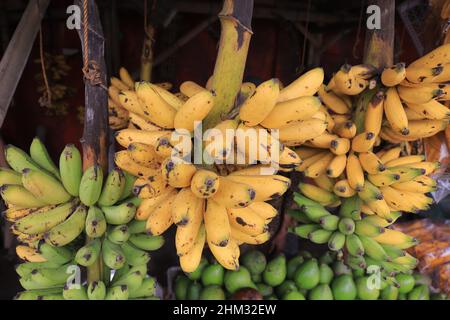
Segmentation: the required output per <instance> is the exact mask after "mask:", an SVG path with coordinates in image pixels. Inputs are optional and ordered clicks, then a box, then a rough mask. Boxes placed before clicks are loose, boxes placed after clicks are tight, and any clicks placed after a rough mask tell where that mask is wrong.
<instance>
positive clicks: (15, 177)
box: [0, 168, 22, 186]
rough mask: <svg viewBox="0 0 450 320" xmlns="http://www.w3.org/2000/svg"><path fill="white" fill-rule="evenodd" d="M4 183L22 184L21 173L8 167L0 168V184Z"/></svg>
mask: <svg viewBox="0 0 450 320" xmlns="http://www.w3.org/2000/svg"><path fill="white" fill-rule="evenodd" d="M4 184H17V185H19V186H21V185H22V175H21V174H20V173H18V172H16V171H14V170H11V169H8V168H0V186H2V185H4Z"/></svg>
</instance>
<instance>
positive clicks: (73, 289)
mask: <svg viewBox="0 0 450 320" xmlns="http://www.w3.org/2000/svg"><path fill="white" fill-rule="evenodd" d="M63 297H64V300H88V299H89V298H88V295H87V290H86V287H84V286H82V285H72V286H68V285H67V284H66V285H65V286H64V290H63Z"/></svg>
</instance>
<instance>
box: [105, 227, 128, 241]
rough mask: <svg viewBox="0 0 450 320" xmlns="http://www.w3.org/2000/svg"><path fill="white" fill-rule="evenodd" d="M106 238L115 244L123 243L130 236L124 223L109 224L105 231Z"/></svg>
mask: <svg viewBox="0 0 450 320" xmlns="http://www.w3.org/2000/svg"><path fill="white" fill-rule="evenodd" d="M107 236H108V240H109V241H111V242H113V243H115V244H124V243H125V242H126V241H128V239H129V238H130V232H129V231H128V226H127V225H126V224H121V225H118V226H110V227H109V228H108V232H107Z"/></svg>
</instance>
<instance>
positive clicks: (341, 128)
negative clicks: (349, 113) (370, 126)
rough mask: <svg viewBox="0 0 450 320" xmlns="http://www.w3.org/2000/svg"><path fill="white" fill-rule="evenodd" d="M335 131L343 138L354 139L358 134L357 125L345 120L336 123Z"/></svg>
mask: <svg viewBox="0 0 450 320" xmlns="http://www.w3.org/2000/svg"><path fill="white" fill-rule="evenodd" d="M366 130H367V129H366ZM333 131H334V132H335V133H336V134H337V135H338V136H339V137H341V138H347V139H352V138H353V137H354V136H355V135H356V125H355V124H354V123H353V122H352V121H345V122H342V123H340V124H338V125H336V126H335V127H334V129H333Z"/></svg>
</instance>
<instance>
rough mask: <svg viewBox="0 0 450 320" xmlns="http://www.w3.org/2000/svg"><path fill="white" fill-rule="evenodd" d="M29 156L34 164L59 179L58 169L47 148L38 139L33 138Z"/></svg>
mask: <svg viewBox="0 0 450 320" xmlns="http://www.w3.org/2000/svg"><path fill="white" fill-rule="evenodd" d="M30 156H31V159H33V161H34V162H36V163H37V164H38V165H39V166H40V167H42V168H44V169H45V170H47V171H48V172H50V173H51V174H53V175H54V176H55V177H56V178H58V179H60V176H59V169H58V167H57V166H56V165H55V163H54V162H53V160H52V158H51V157H50V155H49V154H48V151H47V148H46V147H45V145H44V144H43V143H42V141H41V140H40V139H39V138H37V137H36V138H34V139H33V142H32V143H31V145H30Z"/></svg>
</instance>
